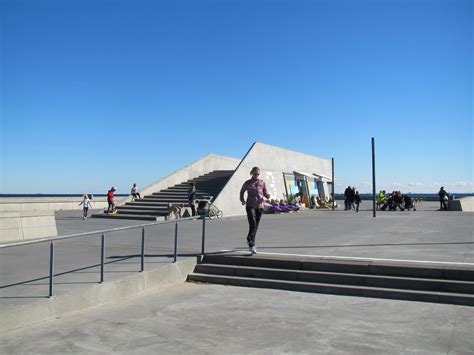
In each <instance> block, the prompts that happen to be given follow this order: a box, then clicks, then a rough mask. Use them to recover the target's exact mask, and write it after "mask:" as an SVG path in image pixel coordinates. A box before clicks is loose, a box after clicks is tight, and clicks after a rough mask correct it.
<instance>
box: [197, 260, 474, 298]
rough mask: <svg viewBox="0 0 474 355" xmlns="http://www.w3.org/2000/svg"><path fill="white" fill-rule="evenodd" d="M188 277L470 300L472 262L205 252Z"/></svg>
mask: <svg viewBox="0 0 474 355" xmlns="http://www.w3.org/2000/svg"><path fill="white" fill-rule="evenodd" d="M188 281H192V282H202V283H214V284H222V285H233V286H244V287H260V288H275V289H282V290H291V291H301V292H315V293H327V294H337V295H348V296H362V297H378V298H390V299H400V300H410V301H421V302H437V303H449V304H460V305H467V306H474V267H472V266H459V265H458V266H456V267H454V266H452V265H446V264H435V263H432V264H429V265H424V266H420V265H417V264H414V263H409V262H402V261H400V262H391V263H386V262H385V263H384V262H380V261H365V260H364V261H358V260H334V259H315V258H303V259H300V258H296V259H291V258H278V257H277V258H275V257H273V256H272V257H268V256H261V255H259V254H257V255H252V256H250V255H245V256H242V255H241V256H238V255H237V256H236V255H206V256H205V257H204V259H203V261H202V263H201V264H198V265H197V266H196V268H195V270H194V272H193V273H192V274H190V275H188Z"/></svg>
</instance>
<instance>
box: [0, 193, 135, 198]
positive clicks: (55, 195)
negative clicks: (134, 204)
mask: <svg viewBox="0 0 474 355" xmlns="http://www.w3.org/2000/svg"><path fill="white" fill-rule="evenodd" d="M83 195H84V194H0V198H30V197H37V198H45V197H48V198H50V197H82V196H83ZM90 195H94V196H97V197H105V196H107V194H89V196H90ZM115 196H116V197H125V196H128V194H115Z"/></svg>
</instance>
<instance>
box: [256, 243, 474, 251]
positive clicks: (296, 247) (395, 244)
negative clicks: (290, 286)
mask: <svg viewBox="0 0 474 355" xmlns="http://www.w3.org/2000/svg"><path fill="white" fill-rule="evenodd" d="M463 244H465V245H469V244H474V242H451V243H435V242H433V243H380V244H340V245H294V246H289V245H288V246H278V247H270V246H264V245H261V246H260V248H265V249H303V248H358V247H388V246H422V245H463Z"/></svg>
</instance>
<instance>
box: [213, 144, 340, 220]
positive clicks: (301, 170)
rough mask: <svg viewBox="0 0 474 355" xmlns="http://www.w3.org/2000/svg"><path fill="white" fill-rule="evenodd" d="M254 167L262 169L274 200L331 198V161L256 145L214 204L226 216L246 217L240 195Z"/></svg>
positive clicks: (264, 145) (270, 146)
mask: <svg viewBox="0 0 474 355" xmlns="http://www.w3.org/2000/svg"><path fill="white" fill-rule="evenodd" d="M254 166H258V167H259V168H260V172H261V178H262V179H263V180H264V181H265V183H266V186H267V189H268V192H269V194H270V196H271V197H270V198H271V199H277V200H280V199H284V200H291V197H292V196H293V195H294V194H295V193H297V192H302V193H303V194H304V195H305V197H306V200H307V201H309V199H310V197H311V196H312V195H319V196H330V190H331V188H330V185H329V184H330V183H332V181H331V178H330V176H331V170H332V167H331V160H329V159H322V158H318V157H315V156H312V155H308V154H303V153H298V152H295V151H291V150H288V149H284V148H280V147H276V146H272V145H268V144H264V143H260V142H255V143H254V144H253V145H252V147H251V148H250V149H249V151H248V152H247V154H246V155H245V157H244V158H243V159H242V161H241V162H240V164H239V166H238V167H237V169H236V170H235V172H234V174H233V175H232V177H231V179H230V180H229V181H228V183H227V185H226V186H225V187H224V189H223V190H222V191H221V193H220V194H219V195H218V196H217V198H216V199H215V200H214V203H215V205H216V206H218V207H219V209H221V210H222V211H223V212H224V216H236V215H244V214H245V208H244V207H243V206H242V204H241V203H240V201H239V192H240V188H241V187H242V184H243V183H244V181H246V180H247V179H249V178H250V170H251V169H252V167H254Z"/></svg>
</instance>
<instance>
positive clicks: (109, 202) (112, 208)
mask: <svg viewBox="0 0 474 355" xmlns="http://www.w3.org/2000/svg"><path fill="white" fill-rule="evenodd" d="M107 202H108V204H109V207H108V208H107V212H113V211H114V210H115V203H114V201H113V200H107Z"/></svg>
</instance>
